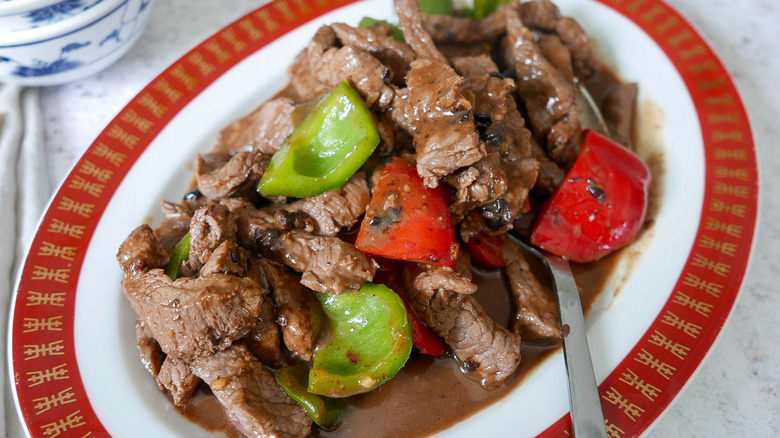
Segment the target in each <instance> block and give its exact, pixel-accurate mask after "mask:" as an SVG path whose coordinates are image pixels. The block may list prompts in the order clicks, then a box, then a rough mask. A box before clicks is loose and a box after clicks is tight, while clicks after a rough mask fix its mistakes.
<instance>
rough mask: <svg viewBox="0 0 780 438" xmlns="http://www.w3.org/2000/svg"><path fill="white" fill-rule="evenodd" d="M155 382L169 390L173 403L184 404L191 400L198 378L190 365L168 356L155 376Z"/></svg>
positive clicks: (198, 381)
mask: <svg viewBox="0 0 780 438" xmlns="http://www.w3.org/2000/svg"><path fill="white" fill-rule="evenodd" d="M157 383H158V384H159V385H160V386H161V387H162V388H164V389H167V390H168V391H170V393H171V398H172V399H173V404H175V405H176V406H184V405H186V404H187V403H189V402H190V400H192V396H193V395H194V394H195V390H196V389H197V388H198V384H199V383H200V378H198V376H196V375H194V374H192V371H191V370H190V366H189V365H188V364H187V363H186V362H184V361H181V360H179V359H176V358H175V357H173V356H168V357H166V358H165V362H163V364H162V368H161V369H160V374H159V375H158V376H157Z"/></svg>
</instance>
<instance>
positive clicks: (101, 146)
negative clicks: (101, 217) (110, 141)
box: [92, 142, 127, 182]
mask: <svg viewBox="0 0 780 438" xmlns="http://www.w3.org/2000/svg"><path fill="white" fill-rule="evenodd" d="M92 155H94V156H96V157H100V158H104V159H106V160H108V162H109V163H111V164H113V165H114V166H116V167H119V166H120V165H122V163H123V162H124V161H125V158H127V155H125V154H123V153H121V152H119V151H115V150H114V149H111V148H110V147H108V146H106V144H105V143H103V142H98V143H97V144H96V145H95V147H93V148H92ZM103 182H105V181H103Z"/></svg>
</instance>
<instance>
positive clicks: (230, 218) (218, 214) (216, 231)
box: [182, 203, 238, 276]
mask: <svg viewBox="0 0 780 438" xmlns="http://www.w3.org/2000/svg"><path fill="white" fill-rule="evenodd" d="M237 231H238V225H237V224H236V218H235V216H234V215H233V214H232V213H231V212H230V210H228V208H227V207H225V206H224V205H222V204H215V203H212V204H209V205H207V206H205V207H202V208H200V209H198V210H197V211H196V212H195V214H194V215H193V216H192V221H191V222H190V255H189V260H187V262H185V263H184V267H183V269H182V273H183V275H185V276H192V275H194V274H196V273H197V272H198V271H199V270H200V268H201V267H202V266H203V263H205V262H206V260H208V259H209V257H211V253H212V252H213V251H214V250H215V249H217V247H218V246H219V245H220V244H222V242H224V241H226V240H230V241H235V240H236V232H237ZM184 268H186V269H184Z"/></svg>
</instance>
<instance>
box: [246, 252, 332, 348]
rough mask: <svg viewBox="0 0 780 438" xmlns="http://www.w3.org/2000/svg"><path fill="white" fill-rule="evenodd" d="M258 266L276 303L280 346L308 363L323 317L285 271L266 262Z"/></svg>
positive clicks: (295, 277) (294, 277) (293, 276)
mask: <svg viewBox="0 0 780 438" xmlns="http://www.w3.org/2000/svg"><path fill="white" fill-rule="evenodd" d="M261 266H262V268H263V271H264V272H265V276H266V279H267V280H268V286H269V289H270V291H271V296H272V297H273V301H274V303H275V304H276V322H277V323H278V324H279V326H280V327H281V330H282V335H283V337H284V345H285V346H286V347H287V348H288V349H289V350H290V351H291V352H293V353H294V354H295V355H296V356H298V357H300V358H301V359H303V360H312V359H313V357H314V349H315V347H316V346H317V340H318V339H319V336H320V334H321V332H322V329H323V324H324V318H325V316H324V315H323V314H322V309H321V308H320V306H319V302H318V301H317V300H316V298H314V295H312V293H311V291H309V290H308V289H306V288H305V287H304V286H303V285H302V284H301V283H300V277H299V276H298V275H296V274H294V273H292V272H291V271H290V270H289V269H288V268H286V267H284V266H281V265H279V264H276V263H272V262H269V261H267V260H264V261H262V262H261Z"/></svg>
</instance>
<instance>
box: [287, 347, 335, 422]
mask: <svg viewBox="0 0 780 438" xmlns="http://www.w3.org/2000/svg"><path fill="white" fill-rule="evenodd" d="M274 376H275V377H276V381H277V382H279V386H281V387H282V389H283V390H284V392H285V393H287V395H289V396H290V398H291V399H293V400H295V401H296V402H297V403H298V404H299V405H301V407H303V410H305V411H306V413H307V414H309V417H311V419H312V420H314V422H315V423H317V424H318V425H319V426H322V427H331V426H334V425H335V424H336V423H338V421H339V416H340V415H341V413H342V412H343V411H344V409H345V408H346V405H345V404H344V403H343V402H342V401H341V400H335V399H331V398H328V397H321V396H319V395H316V394H312V393H310V392H309V391H307V390H306V386H307V385H308V384H309V383H308V381H309V367H308V366H306V364H305V363H303V362H298V363H296V364H295V365H292V366H288V367H284V368H280V369H278V370H276V372H275V373H274Z"/></svg>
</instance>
